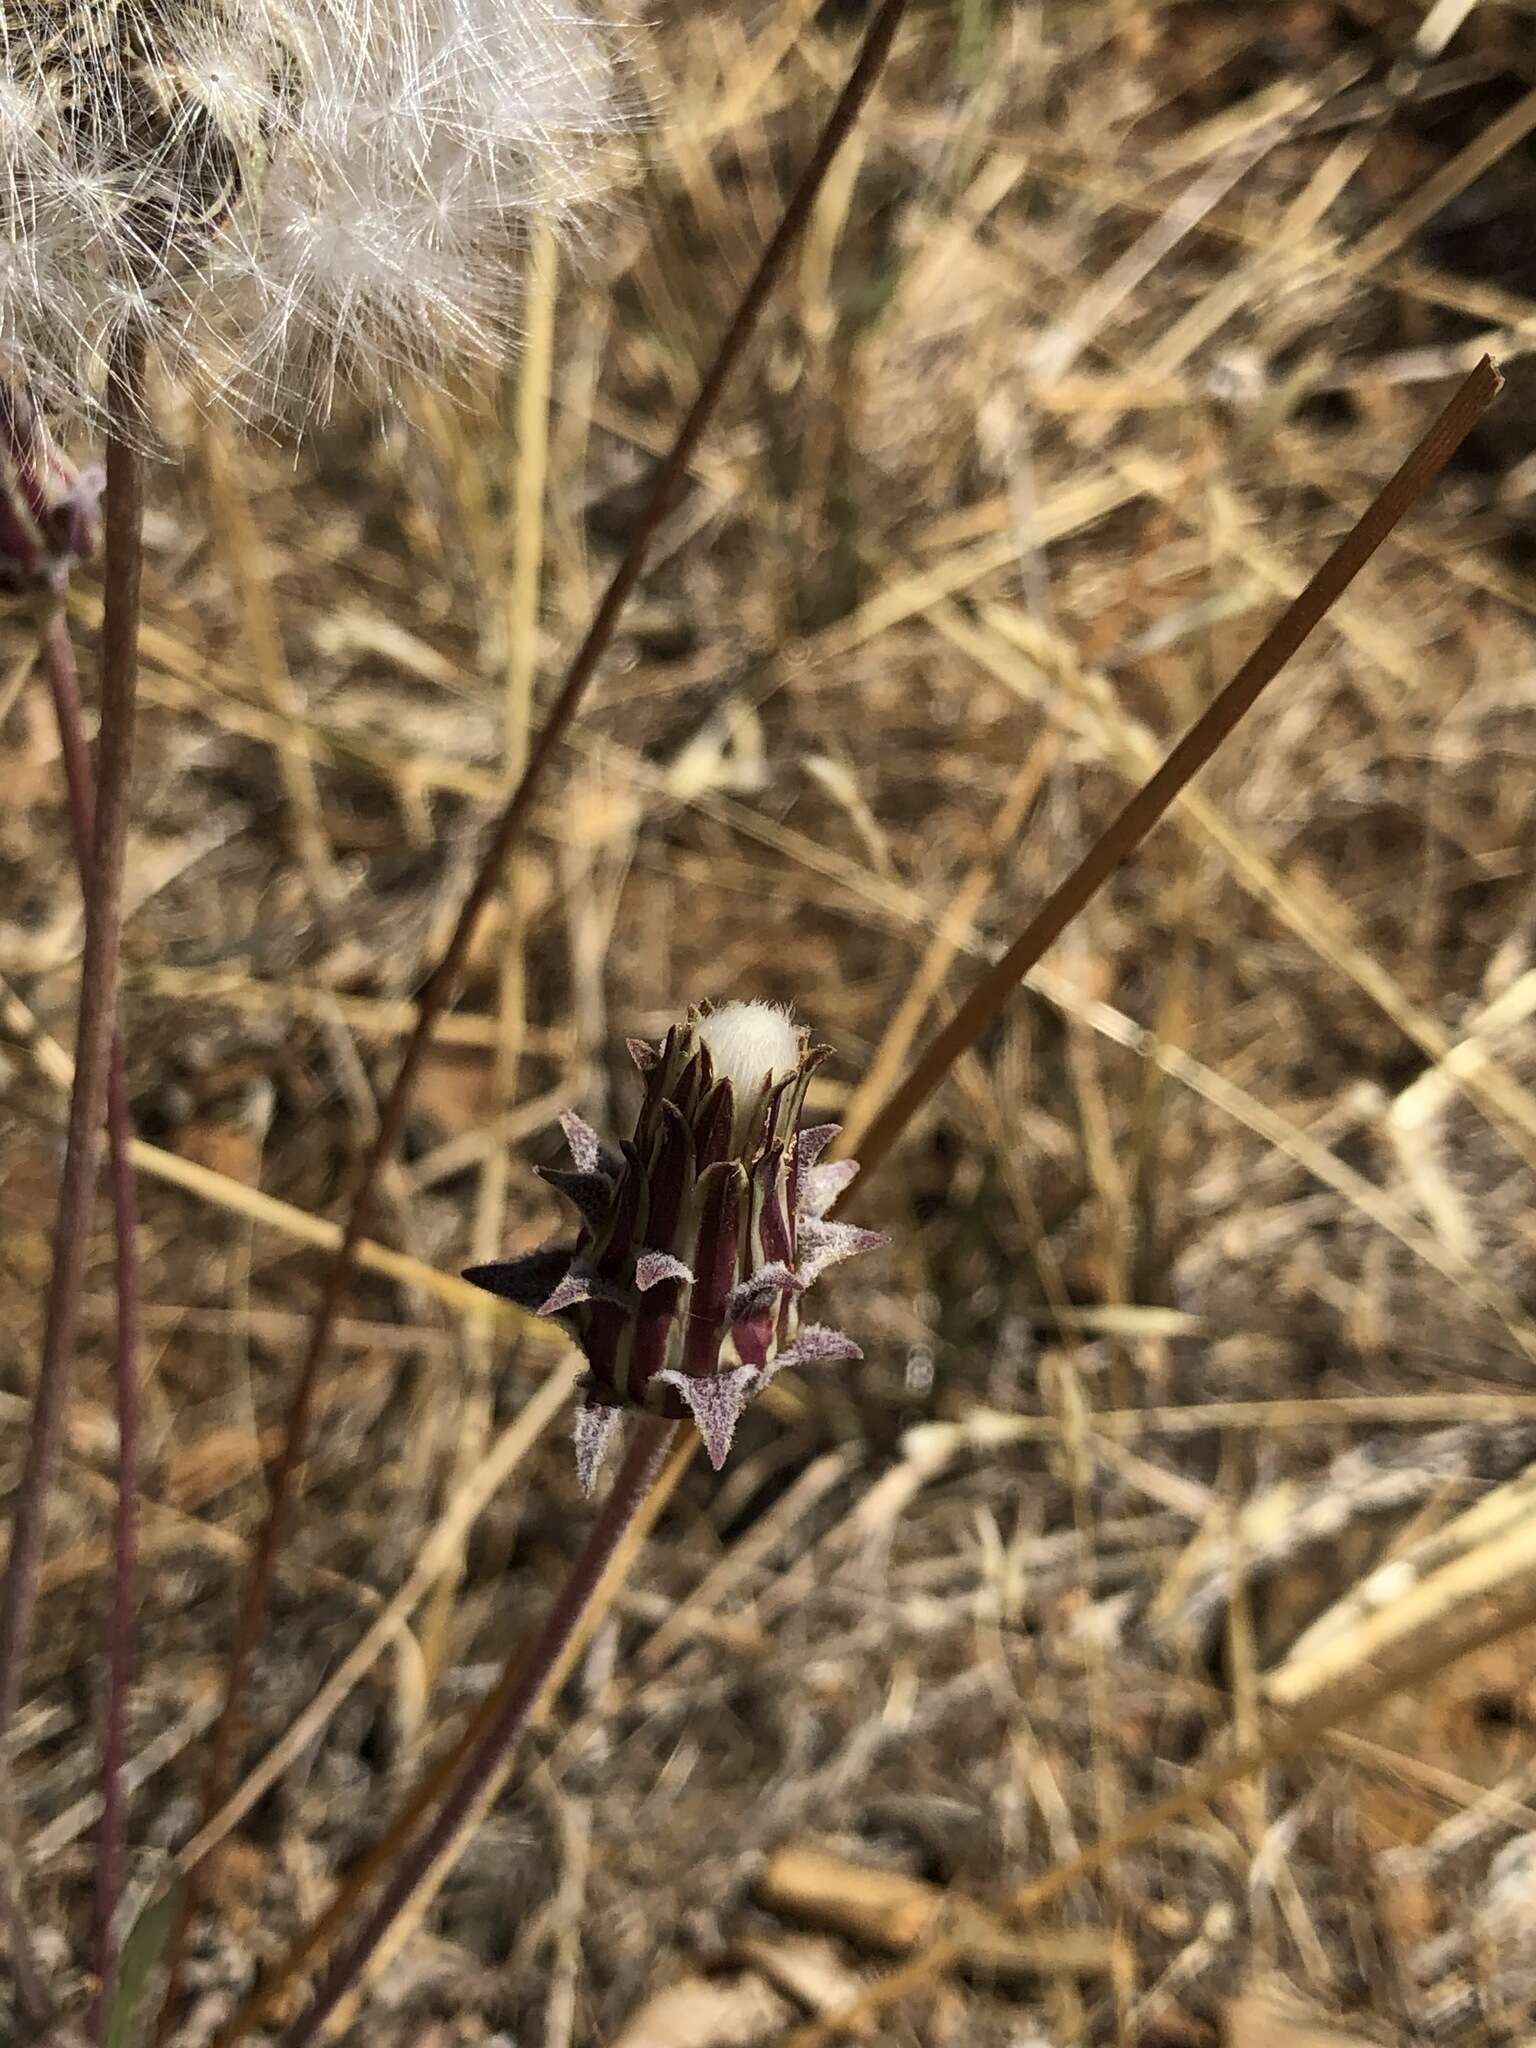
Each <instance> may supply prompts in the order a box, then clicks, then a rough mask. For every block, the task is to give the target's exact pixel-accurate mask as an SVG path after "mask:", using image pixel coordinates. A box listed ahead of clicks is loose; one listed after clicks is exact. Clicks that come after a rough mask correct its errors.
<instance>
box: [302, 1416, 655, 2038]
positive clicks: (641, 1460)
mask: <svg viewBox="0 0 1536 2048" xmlns="http://www.w3.org/2000/svg"><path fill="white" fill-rule="evenodd" d="M679 1426H680V1425H679V1424H677V1423H675V1422H666V1421H663V1420H661V1419H660V1418H659V1417H656V1416H651V1415H643V1416H642V1417H641V1418H640V1420H639V1422H638V1424H637V1425H636V1428H635V1433H634V1436H633V1437H632V1438H631V1440H630V1445H629V1449H628V1451H627V1452H626V1453H625V1457H624V1462H623V1464H622V1465H621V1466H620V1468H619V1470H618V1473H617V1474H616V1476H615V1478H614V1482H613V1486H612V1489H611V1490H610V1492H609V1495H608V1498H607V1500H605V1501H604V1503H603V1507H602V1512H601V1513H600V1514H599V1515H598V1517H597V1520H596V1521H595V1522H594V1523H593V1524H592V1527H591V1530H590V1532H589V1533H588V1536H587V1540H586V1543H585V1544H584V1545H583V1546H582V1552H581V1555H580V1557H578V1558H577V1560H576V1562H575V1564H574V1565H573V1566H572V1567H571V1572H570V1576H569V1577H568V1578H567V1579H566V1582H565V1584H564V1585H563V1586H562V1587H561V1589H560V1591H559V1593H558V1594H557V1595H556V1597H555V1601H554V1605H553V1606H552V1607H551V1608H550V1610H549V1612H548V1614H547V1615H546V1616H545V1619H544V1625H543V1627H542V1628H541V1629H540V1630H539V1633H538V1635H537V1636H536V1637H535V1638H534V1640H533V1642H532V1643H530V1644H529V1646H528V1648H527V1649H526V1650H525V1651H524V1652H523V1653H522V1655H521V1656H520V1657H518V1658H517V1660H516V1662H515V1664H512V1665H509V1667H508V1672H507V1679H506V1680H505V1681H504V1682H503V1686H502V1687H501V1688H499V1689H498V1695H497V1704H496V1707H495V1710H494V1712H492V1713H491V1714H490V1715H489V1716H488V1718H487V1721H486V1725H485V1728H484V1731H483V1733H482V1734H481V1737H480V1740H479V1742H478V1743H477V1745H476V1746H475V1748H474V1749H473V1751H472V1752H471V1754H470V1755H469V1757H468V1759H467V1760H466V1762H465V1764H464V1767H463V1769H462V1770H461V1772H460V1773H459V1776H458V1779H457V1781H456V1782H455V1784H454V1786H453V1789H452V1790H451V1791H450V1792H449V1794H448V1797H447V1798H446V1799H445V1800H444V1801H443V1804H442V1805H441V1807H439V1809H438V1811H437V1814H436V1817H435V1818H434V1820H433V1822H432V1825H431V1826H430V1827H429V1828H428V1829H427V1831H426V1833H425V1834H424V1835H422V1836H421V1837H420V1838H419V1839H418V1840H417V1841H416V1843H415V1844H414V1845H413V1846H412V1847H411V1848H410V1849H408V1850H407V1851H406V1852H405V1854H404V1855H403V1856H402V1857H401V1858H400V1860H399V1862H398V1864H397V1866H396V1869H395V1874H394V1876H393V1877H392V1878H391V1879H390V1881H389V1883H388V1884H387V1885H386V1886H385V1887H384V1890H383V1892H382V1893H381V1894H380V1896H379V1899H378V1901H377V1903H376V1904H375V1905H374V1907H373V1910H372V1911H371V1912H370V1913H369V1914H368V1915H367V1917H366V1918H365V1919H364V1920H363V1921H362V1923H361V1925H360V1926H359V1927H358V1929H357V1931H356V1933H355V1934H354V1935H353V1937H352V1939H351V1940H350V1941H349V1942H348V1943H347V1945H346V1947H345V1948H343V1949H340V1950H339V1951H338V1952H337V1954H336V1955H335V1956H334V1957H333V1958H332V1960H331V1963H330V1966H329V1968H328V1969H327V1970H326V1972H325V1975H324V1976H323V1977H322V1978H321V1980H320V1984H319V1987H318V1989H317V1990H316V1992H315V1995H314V1998H313V2000H312V2001H311V2003H310V2006H309V2009H308V2010H307V2011H306V2012H304V2013H302V2014H301V2015H300V2016H299V2018H298V2019H297V2020H295V2021H294V2023H293V2025H292V2026H291V2027H290V2028H289V2029H288V2031H287V2033H286V2034H284V2036H283V2038H282V2048H308V2044H309V2043H310V2042H312V2041H313V2040H314V2039H315V2037H316V2035H317V2034H318V2033H319V2032H320V2030H321V2028H322V2027H323V2026H324V2024H325V2021H326V2019H327V2018H328V2017H329V2015H330V2014H331V2013H332V2012H333V2011H334V2010H335V2008H336V2007H337V2005H339V2004H340V2002H341V2000H342V1999H343V1998H344V1997H345V1996H346V1995H347V1993H348V1992H349V1991H350V1990H351V1989H352V1988H353V1986H354V1985H355V1984H356V1983H357V1982H358V1980H359V1979H360V1978H361V1976H362V1974H363V1971H364V1970H365V1969H366V1967H367V1965H368V1960H369V1958H370V1957H371V1956H372V1954H373V1953H374V1951H375V1949H376V1948H377V1947H378V1946H379V1943H380V1942H381V1941H382V1940H383V1939H384V1936H385V1935H386V1934H387V1933H388V1932H389V1929H390V1927H391V1926H392V1925H393V1924H394V1921H395V1919H396V1918H397V1916H398V1915H399V1914H400V1912H401V1911H402V1910H403V1909H404V1908H405V1907H406V1906H407V1905H408V1904H409V1903H410V1900H411V1898H412V1896H413V1895H414V1893H415V1892H416V1890H417V1887H418V1886H419V1885H420V1884H421V1883H422V1882H423V1880H425V1879H427V1878H428V1877H429V1876H430V1874H431V1872H432V1870H433V1867H434V1865H435V1864H436V1863H437V1862H438V1859H439V1858H440V1857H441V1856H442V1855H443V1854H444V1852H445V1851H449V1850H451V1848H452V1845H453V1844H454V1841H455V1838H456V1837H457V1836H458V1834H459V1833H460V1830H461V1829H462V1828H463V1826H464V1824H465V1822H466V1821H467V1820H469V1819H471V1818H472V1816H473V1814H474V1811H475V1808H476V1805H477V1804H478V1802H479V1801H480V1800H481V1798H482V1797H483V1796H484V1795H486V1794H487V1793H488V1792H490V1791H491V1790H492V1789H493V1788H494V1783H495V1780H496V1777H497V1774H498V1771H499V1770H500V1768H501V1766H502V1765H503V1764H504V1763H505V1761H506V1760H507V1758H508V1757H509V1756H510V1754H511V1751H512V1747H513V1745H514V1744H515V1742H516V1741H517V1739H518V1737H519V1736H520V1735H521V1734H522V1732H523V1730H524V1728H525V1727H526V1726H527V1725H528V1719H529V1716H530V1715H531V1714H532V1712H533V1709H534V1707H535V1705H536V1704H537V1702H538V1699H539V1696H540V1694H541V1693H542V1692H543V1690H544V1687H545V1684H546V1683H547V1681H548V1680H549V1678H550V1676H551V1674H552V1673H553V1671H554V1670H555V1667H556V1666H557V1665H558V1663H559V1661H560V1658H561V1655H562V1653H563V1652H564V1650H565V1647H566V1645H567V1644H568V1643H569V1642H570V1640H571V1638H572V1636H573V1635H574V1634H575V1633H576V1630H577V1628H578V1627H579V1625H580V1623H581V1618H582V1616H583V1614H584V1613H585V1612H586V1609H587V1606H588V1604H589V1603H590V1601H591V1599H592V1596H593V1595H594V1594H595V1593H596V1591H597V1589H598V1585H599V1583H600V1582H601V1580H602V1577H603V1574H604V1571H605V1569H606V1567H607V1565H608V1563H609V1560H610V1559H611V1558H612V1556H613V1554H614V1552H615V1551H616V1550H617V1549H618V1546H619V1543H620V1541H621V1539H622V1538H623V1536H624V1532H625V1531H626V1530H627V1529H628V1528H629V1526H630V1524H631V1523H632V1522H633V1521H634V1519H635V1516H636V1515H637V1514H638V1513H639V1511H640V1509H641V1507H642V1506H643V1505H644V1502H645V1499H646V1496H647V1495H648V1494H649V1492H650V1490H651V1487H652V1486H653V1485H654V1484H655V1481H656V1478H657V1475H658V1474H659V1473H660V1471H661V1468H662V1464H663V1462H664V1461H665V1459H666V1455H667V1452H668V1451H669V1450H670V1448H671V1446H672V1443H673V1440H674V1438H675V1437H676V1435H677V1432H678V1429H679Z"/></svg>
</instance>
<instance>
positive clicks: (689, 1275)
mask: <svg viewBox="0 0 1536 2048" xmlns="http://www.w3.org/2000/svg"><path fill="white" fill-rule="evenodd" d="M663 1280H681V1281H683V1282H685V1283H686V1285H688V1286H689V1287H691V1286H692V1285H693V1268H692V1267H691V1266H685V1265H684V1264H683V1262H682V1260H681V1259H674V1258H673V1256H672V1254H671V1253H670V1252H642V1253H641V1254H640V1256H639V1258H638V1259H636V1261H635V1285H636V1286H637V1287H638V1288H639V1289H640V1292H641V1293H642V1294H644V1293H646V1292H648V1290H649V1289H651V1288H652V1287H659V1286H660V1284H661V1282H662V1281H663Z"/></svg>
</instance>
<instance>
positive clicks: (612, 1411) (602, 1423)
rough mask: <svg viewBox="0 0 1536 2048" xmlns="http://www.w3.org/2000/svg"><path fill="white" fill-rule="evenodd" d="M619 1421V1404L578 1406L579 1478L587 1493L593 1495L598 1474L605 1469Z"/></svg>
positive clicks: (577, 1453) (581, 1486)
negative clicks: (612, 1405) (614, 1406)
mask: <svg viewBox="0 0 1536 2048" xmlns="http://www.w3.org/2000/svg"><path fill="white" fill-rule="evenodd" d="M618 1424H619V1411H618V1409H617V1408H600V1407H596V1406H594V1405H591V1404H589V1405H587V1406H586V1407H582V1408H578V1409H577V1410H576V1431H575V1435H576V1481H577V1484H578V1485H579V1486H580V1488H581V1490H582V1492H583V1493H585V1494H588V1495H590V1494H591V1492H592V1489H593V1488H594V1487H595V1486H596V1484H597V1475H598V1473H599V1472H600V1471H601V1470H602V1464H603V1459H604V1458H605V1457H606V1456H607V1454H608V1446H609V1444H610V1443H611V1442H612V1441H613V1432H614V1431H615V1429H617V1427H618Z"/></svg>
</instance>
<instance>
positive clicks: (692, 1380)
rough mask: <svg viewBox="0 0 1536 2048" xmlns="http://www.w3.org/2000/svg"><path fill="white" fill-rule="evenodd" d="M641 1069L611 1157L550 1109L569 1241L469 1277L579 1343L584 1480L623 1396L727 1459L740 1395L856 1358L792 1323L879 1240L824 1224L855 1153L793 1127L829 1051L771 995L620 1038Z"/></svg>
mask: <svg viewBox="0 0 1536 2048" xmlns="http://www.w3.org/2000/svg"><path fill="white" fill-rule="evenodd" d="M630 1053H631V1056H632V1057H633V1059H634V1061H635V1064H636V1066H637V1067H639V1069H640V1071H641V1073H642V1074H643V1075H644V1078H645V1097H644V1100H643V1101H642V1103H641V1105H640V1112H639V1116H638V1117H637V1119H636V1123H635V1132H634V1136H633V1138H632V1139H630V1140H629V1142H628V1143H626V1144H624V1145H623V1146H621V1147H620V1149H619V1150H618V1151H617V1152H615V1151H613V1150H611V1149H610V1148H609V1147H608V1146H606V1145H605V1144H604V1143H603V1141H602V1140H601V1139H600V1138H599V1137H598V1134H597V1133H596V1132H595V1131H594V1130H593V1129H592V1128H591V1127H590V1125H588V1124H586V1123H584V1122H583V1121H582V1120H581V1118H580V1117H578V1116H575V1115H573V1114H567V1115H566V1116H564V1117H562V1119H561V1122H562V1124H563V1126H564V1129H565V1134H566V1139H567V1142H568V1143H569V1145H570V1149H571V1159H572V1165H571V1167H570V1168H569V1169H560V1170H550V1171H546V1172H545V1174H544V1178H545V1179H546V1180H547V1181H548V1182H549V1183H550V1185H551V1186H552V1187H554V1188H556V1189H557V1190H558V1191H559V1192H560V1193H561V1194H562V1195H564V1196H565V1197H566V1198H567V1200H568V1201H569V1202H570V1203H571V1204H572V1206H573V1207H574V1208H575V1210H576V1212H577V1214H578V1215H579V1217H580V1219H581V1227H580V1230H579V1233H578V1235H577V1238H576V1241H575V1243H574V1244H573V1245H570V1246H555V1247H550V1248H548V1249H546V1250H543V1251H538V1252H534V1253H533V1254H531V1255H530V1256H529V1257H527V1258H522V1259H513V1260H510V1261H506V1262H501V1263H497V1264H494V1265H488V1266H474V1267H471V1268H470V1270H469V1271H468V1273H467V1274H466V1275H465V1277H466V1278H467V1279H469V1280H472V1281H473V1282H474V1283H475V1284H476V1286H479V1287H484V1288H485V1289H486V1290H487V1291H488V1292H489V1293H492V1294H497V1295H501V1296H502V1297H503V1298H504V1299H506V1300H510V1301H515V1302H518V1303H519V1304H521V1305H522V1306H523V1307H527V1308H533V1309H536V1310H537V1311H538V1312H539V1313H540V1314H541V1315H548V1316H555V1317H557V1318H558V1319H559V1320H560V1321H561V1322H562V1323H563V1324H564V1325H565V1327H566V1328H568V1329H569V1330H570V1331H571V1333H572V1335H573V1336H574V1337H575V1339H576V1341H577V1342H578V1343H579V1344H580V1346H581V1348H582V1350H583V1351H584V1352H585V1354H586V1358H587V1363H588V1367H589V1371H588V1375H587V1379H586V1382H585V1390H586V1401H585V1405H584V1407H583V1409H582V1411H581V1414H580V1415H579V1416H578V1419H577V1424H576V1454H577V1470H578V1473H579V1475H580V1478H581V1483H582V1486H583V1488H584V1490H586V1491H588V1492H590V1491H591V1488H592V1485H593V1482H594V1480H595V1478H596V1474H597V1469H598V1466H599V1464H600V1462H601V1460H602V1456H603V1453H604V1450H605V1449H606V1447H607V1445H608V1442H609V1439H610V1438H611V1436H612V1434H613V1431H614V1428H615V1426H616V1424H617V1422H618V1418H619V1413H620V1411H621V1410H622V1409H624V1408H626V1407H628V1408H644V1409H648V1410H650V1411H651V1412H652V1413H653V1414H660V1415H666V1416H670V1417H672V1418H673V1419H675V1420H678V1421H682V1420H686V1419H688V1418H690V1417H691V1418H692V1420H693V1422H694V1423H695V1425H696V1426H697V1428H698V1431H699V1434H700V1436H701V1437H702V1438H703V1440H704V1448H705V1450H706V1451H707V1452H708V1454H709V1459H710V1463H711V1464H712V1465H713V1466H714V1467H715V1469H716V1470H717V1471H718V1470H719V1468H720V1467H721V1466H722V1465H723V1464H724V1463H725V1458H726V1453H727V1452H728V1451H729V1449H730V1445H731V1437H732V1435H733V1433H734V1431H735V1428H736V1422H737V1418H738V1417H739V1416H740V1414H741V1410H742V1408H743V1406H744V1405H745V1404H746V1402H747V1401H748V1400H750V1399H751V1397H752V1396H753V1395H754V1394H756V1393H758V1392H759V1391H760V1390H761V1389H762V1388H763V1387H765V1386H766V1385H767V1384H768V1382H769V1380H770V1379H772V1377H773V1375H774V1374H775V1373H776V1372H777V1371H779V1370H780V1369H781V1368H782V1367H783V1366H786V1365H809V1364H819V1363H823V1362H831V1361H834V1360H838V1359H854V1358H858V1357H859V1356H860V1355H861V1354H860V1352H859V1349H858V1346H857V1345H856V1344H854V1343H853V1342H852V1341H851V1340H850V1339H849V1338H847V1337H845V1336H843V1335H842V1334H841V1333H840V1332H839V1331H836V1330H830V1329H827V1328H825V1327H823V1326H822V1325H821V1324H818V1323H803V1322H802V1321H801V1319H800V1298H801V1296H802V1295H803V1294H804V1293H805V1291H806V1289H807V1288H808V1287H809V1286H810V1285H811V1283H812V1281H814V1280H815V1279H816V1278H817V1277H818V1275H819V1274H821V1273H823V1272H824V1271H825V1270H826V1268H827V1267H828V1266H832V1265H836V1264H837V1262H838V1261H839V1260H841V1259H846V1258H849V1257H851V1256H853V1254H855V1253H856V1252H862V1251H869V1250H872V1249H873V1248H874V1247H875V1246H876V1245H879V1244H883V1243H884V1242H885V1239H884V1238H883V1237H882V1236H881V1235H880V1234H879V1233H878V1232H876V1231H870V1230H856V1229H854V1228H853V1226H852V1225H850V1224H846V1223H832V1222H828V1221H827V1220H826V1212H827V1210H828V1209H829V1208H830V1207H831V1205H832V1203H833V1202H834V1201H835V1200H836V1199H837V1197H838V1195H840V1194H841V1192H842V1191H843V1189H844V1188H845V1187H846V1186H847V1185H848V1183H849V1182H850V1181H851V1180H852V1179H853V1177H854V1175H855V1174H856V1173H857V1171H858V1168H857V1166H856V1165H855V1164H854V1163H853V1161H852V1160H842V1161H839V1162H838V1163H837V1164H836V1165H830V1166H823V1165H820V1164H818V1160H819V1157H820V1154H821V1153H822V1152H823V1151H824V1150H825V1148H826V1146H827V1144H828V1143H829V1142H830V1140H831V1139H832V1138H833V1137H834V1136H835V1135H836V1128H837V1127H836V1126H835V1125H833V1124H820V1125H817V1126H815V1127H813V1128H811V1129H806V1128H803V1126H802V1123H801V1118H802V1115H803V1112H804V1108H805V1095H806V1090H807V1088H808V1086H809V1085H810V1079H811V1075H812V1074H813V1073H814V1072H815V1070H816V1068H817V1067H818V1066H819V1065H820V1064H821V1062H822V1060H823V1059H825V1058H826V1048H824V1047H820V1046H812V1045H810V1044H809V1042H808V1039H807V1035H806V1033H805V1032H804V1031H803V1030H801V1029H800V1028H799V1027H798V1026H797V1025H795V1024H792V1023H791V1022H790V1019H789V1018H788V1016H787V1015H786V1014H785V1013H784V1012H783V1011H781V1010H777V1009H774V1008H773V1007H772V1006H770V1005H769V1004H767V1003H728V1004H726V1005H725V1006H724V1007H723V1008H721V1009H718V1010H713V1011H710V1012H707V1013H706V1012H702V1011H699V1010H696V1009H695V1010H690V1011H689V1013H688V1015H687V1016H686V1017H685V1018H684V1019H683V1021H682V1022H681V1023H679V1024H675V1025H674V1026H673V1027H672V1029H671V1030H670V1031H669V1032H668V1033H667V1035H666V1037H665V1039H664V1040H663V1041H662V1043H661V1045H660V1046H659V1047H658V1046H652V1045H648V1044H646V1043H644V1042H643V1041H641V1040H638V1039H631V1040H630Z"/></svg>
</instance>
